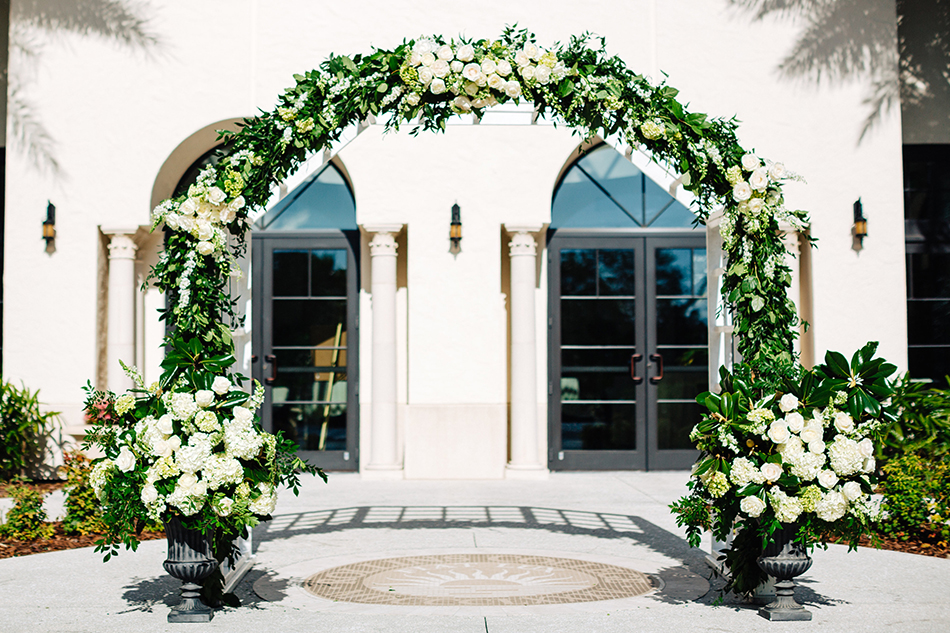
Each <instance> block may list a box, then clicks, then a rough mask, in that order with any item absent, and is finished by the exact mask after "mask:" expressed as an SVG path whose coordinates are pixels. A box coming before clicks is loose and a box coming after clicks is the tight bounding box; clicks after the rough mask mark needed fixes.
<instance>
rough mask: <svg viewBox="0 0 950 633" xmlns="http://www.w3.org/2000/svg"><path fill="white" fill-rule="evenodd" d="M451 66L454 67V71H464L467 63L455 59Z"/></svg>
mask: <svg viewBox="0 0 950 633" xmlns="http://www.w3.org/2000/svg"><path fill="white" fill-rule="evenodd" d="M449 68H451V69H452V72H453V73H460V72H462V69H463V68H465V64H463V63H462V62H460V61H458V60H455V61H454V62H452V63H451V64H449Z"/></svg>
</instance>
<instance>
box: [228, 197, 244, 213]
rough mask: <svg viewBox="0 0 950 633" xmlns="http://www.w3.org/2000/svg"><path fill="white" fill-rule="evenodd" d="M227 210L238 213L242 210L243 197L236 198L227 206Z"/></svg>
mask: <svg viewBox="0 0 950 633" xmlns="http://www.w3.org/2000/svg"><path fill="white" fill-rule="evenodd" d="M228 208H229V209H234V210H235V211H240V210H241V209H243V208H244V196H238V197H237V198H235V199H234V200H232V201H231V202H230V203H229V204H228Z"/></svg>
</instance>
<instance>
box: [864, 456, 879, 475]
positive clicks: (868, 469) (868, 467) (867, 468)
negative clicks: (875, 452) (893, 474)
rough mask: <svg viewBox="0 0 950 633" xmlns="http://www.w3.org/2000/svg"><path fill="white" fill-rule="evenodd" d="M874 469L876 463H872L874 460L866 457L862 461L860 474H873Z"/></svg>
mask: <svg viewBox="0 0 950 633" xmlns="http://www.w3.org/2000/svg"><path fill="white" fill-rule="evenodd" d="M876 467H877V463H876V462H875V461H874V458H873V457H868V458H866V459H865V460H864V463H863V464H861V472H863V473H873V472H874V469H875V468H876Z"/></svg>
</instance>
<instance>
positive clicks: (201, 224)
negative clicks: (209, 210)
mask: <svg viewBox="0 0 950 633" xmlns="http://www.w3.org/2000/svg"><path fill="white" fill-rule="evenodd" d="M195 227H196V228H197V229H198V235H197V237H198V239H199V240H210V239H211V238H212V237H214V229H213V228H212V227H211V222H208V221H207V220H198V222H197V223H196V224H195Z"/></svg>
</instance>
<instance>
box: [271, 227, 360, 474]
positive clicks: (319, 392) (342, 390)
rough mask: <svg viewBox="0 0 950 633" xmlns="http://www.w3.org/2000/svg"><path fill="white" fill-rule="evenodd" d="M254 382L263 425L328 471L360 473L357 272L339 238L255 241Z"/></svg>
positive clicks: (344, 242) (349, 250) (347, 246)
mask: <svg viewBox="0 0 950 633" xmlns="http://www.w3.org/2000/svg"><path fill="white" fill-rule="evenodd" d="M253 256H254V280H253V289H252V296H253V297H254V308H253V310H252V312H253V313H254V315H255V317H256V322H255V327H254V329H253V332H254V349H255V357H254V358H255V362H254V367H255V372H254V373H255V377H257V378H258V380H260V381H261V382H262V383H263V384H264V386H265V401H264V405H263V408H262V419H263V423H264V428H265V429H267V430H269V431H272V432H277V431H283V433H284V435H285V436H286V437H289V438H290V439H293V440H294V441H295V442H297V445H298V446H299V447H300V453H301V456H305V457H307V458H308V459H310V461H311V462H313V463H315V464H317V465H318V466H320V467H322V468H329V469H334V470H355V469H356V466H357V460H356V453H357V443H356V424H357V416H356V411H357V398H356V395H357V393H356V376H357V371H356V369H357V368H356V362H357V353H356V349H357V347H356V344H355V339H356V337H355V333H356V324H357V319H356V306H357V301H356V289H357V267H356V266H355V258H354V253H353V249H352V248H351V246H350V244H349V242H348V240H347V239H346V238H344V237H342V236H340V237H335V238H334V237H322V238H301V237H292V238H284V237H278V236H268V237H265V238H262V239H256V240H255V241H254V250H253Z"/></svg>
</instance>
